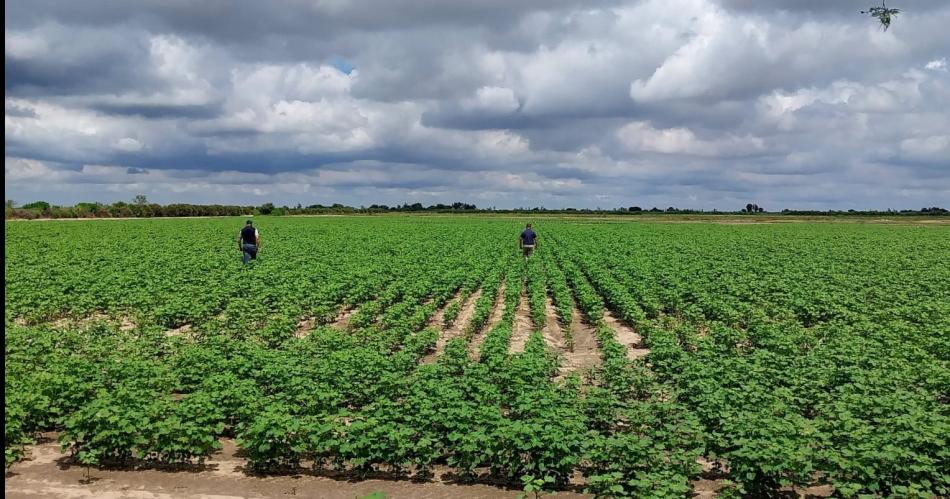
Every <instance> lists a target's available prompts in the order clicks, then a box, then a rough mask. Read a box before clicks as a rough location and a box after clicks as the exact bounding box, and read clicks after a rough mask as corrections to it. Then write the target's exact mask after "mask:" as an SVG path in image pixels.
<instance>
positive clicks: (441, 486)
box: [4, 439, 589, 499]
mask: <svg viewBox="0 0 950 499" xmlns="http://www.w3.org/2000/svg"><path fill="white" fill-rule="evenodd" d="M49 440H50V439H47V441H45V442H44V443H41V444H38V445H36V446H34V447H33V448H32V457H30V458H29V459H26V460H24V461H23V462H21V463H18V464H17V465H15V466H14V467H13V469H12V470H11V471H9V472H7V474H6V476H5V478H4V496H5V497H7V498H14V499H26V498H30V499H32V498H50V497H53V498H86V497H90V498H91V497H96V498H106V499H119V498H134V499H172V498H186V499H236V498H249V497H253V498H259V497H304V498H328V499H344V498H345V499H353V498H355V497H363V496H365V495H368V494H371V493H373V492H383V493H384V494H385V497H386V498H387V499H399V498H433V499H434V498H456V497H472V498H483V499H501V498H514V497H517V496H518V494H519V492H520V491H518V490H515V489H511V488H504V487H500V486H495V485H489V484H484V483H475V484H461V483H453V482H452V481H451V475H450V474H448V473H439V472H438V470H437V473H436V477H435V479H434V480H433V481H430V482H418V481H411V480H408V479H399V480H397V479H393V478H391V477H386V478H370V479H367V480H359V481H358V480H354V479H353V478H352V477H350V476H343V475H333V474H330V473H327V474H323V475H321V474H319V473H317V472H309V471H306V472H300V473H297V474H293V475H281V476H257V475H250V474H248V473H246V472H245V469H244V466H245V461H244V460H243V459H241V458H240V457H239V456H238V451H237V448H236V446H235V445H234V442H233V441H232V440H230V439H223V440H222V445H223V449H222V450H221V451H220V452H218V453H217V454H215V455H214V456H212V457H211V458H210V459H209V460H208V461H207V462H206V466H205V467H204V468H203V469H202V470H200V471H190V470H186V471H164V470H153V469H145V470H97V469H92V470H91V472H90V479H89V480H86V469H85V468H84V467H82V466H78V465H72V464H70V463H69V461H68V457H67V456H66V455H65V454H63V453H62V452H61V451H60V449H59V445H58V444H57V443H56V442H55V439H53V441H49ZM553 497H558V498H581V497H589V496H585V495H582V494H578V493H574V492H559V493H557V494H554V495H553Z"/></svg>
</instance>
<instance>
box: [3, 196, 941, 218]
mask: <svg viewBox="0 0 950 499" xmlns="http://www.w3.org/2000/svg"><path fill="white" fill-rule="evenodd" d="M393 212H395V213H401V212H428V213H549V214H578V213H582V214H602V215H610V214H623V215H631V214H633V215H638V214H658V213H664V214H681V215H749V214H771V215H797V216H899V215H938V216H939V215H948V214H950V212H948V211H947V210H946V209H944V208H941V207H937V206H933V207H925V208H921V209H919V210H906V209H905V210H885V211H859V210H826V211H821V210H790V209H783V210H781V211H779V212H768V211H766V210H765V208H762V207H760V206H759V205H758V204H755V203H749V204H747V205H746V206H744V207H741V208H740V209H738V210H736V211H719V210H711V211H708V210H697V209H690V208H686V209H682V208H676V207H673V206H670V207H667V208H666V209H661V208H658V207H656V206H654V207H652V208H642V207H640V206H629V207H619V208H599V207H598V208H594V209H591V208H558V209H550V208H545V207H543V206H535V207H519V208H511V209H507V208H506V209H499V208H495V207H494V206H492V207H483V208H479V207H478V206H476V205H474V204H469V203H463V202H455V203H452V204H441V203H439V204H432V205H428V206H426V205H423V204H422V203H412V204H409V203H403V204H401V205H393V206H389V205H385V204H373V205H370V206H359V207H355V206H347V205H344V204H339V203H336V204H332V205H322V204H312V205H308V206H303V205H301V204H297V205H296V206H293V207H291V206H276V205H274V204H273V203H264V204H262V205H260V206H252V205H244V206H241V205H220V204H187V203H174V204H166V205H162V204H158V203H151V202H149V201H148V200H147V199H146V197H145V196H142V195H139V196H136V197H135V199H133V200H132V202H130V203H126V202H123V201H119V202H115V203H112V204H105V203H97V202H89V203H77V204H75V205H73V206H57V205H53V204H51V203H49V202H46V201H34V202H31V203H27V204H24V205H22V206H17V205H16V203H15V202H14V201H13V200H9V199H8V200H7V201H6V206H5V210H4V215H5V218H7V219H36V218H153V217H223V216H251V215H274V216H283V215H346V214H380V213H393Z"/></svg>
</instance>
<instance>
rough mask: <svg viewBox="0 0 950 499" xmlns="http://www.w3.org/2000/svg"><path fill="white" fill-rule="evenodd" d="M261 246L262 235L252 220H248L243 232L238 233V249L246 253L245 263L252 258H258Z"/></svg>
mask: <svg viewBox="0 0 950 499" xmlns="http://www.w3.org/2000/svg"><path fill="white" fill-rule="evenodd" d="M260 247H261V236H260V234H259V233H258V232H257V229H256V228H255V227H254V225H252V223H251V221H250V220H248V221H247V223H246V224H245V225H244V228H243V229H241V232H240V233H238V249H239V250H241V251H242V252H243V253H244V263H245V264H247V262H248V261H250V260H256V259H257V252H258V250H260Z"/></svg>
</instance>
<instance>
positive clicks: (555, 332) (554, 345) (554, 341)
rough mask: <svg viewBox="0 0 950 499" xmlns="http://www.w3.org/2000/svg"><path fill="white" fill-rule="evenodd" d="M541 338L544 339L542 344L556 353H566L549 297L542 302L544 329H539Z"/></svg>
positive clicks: (555, 313) (552, 303) (562, 333)
mask: <svg viewBox="0 0 950 499" xmlns="http://www.w3.org/2000/svg"><path fill="white" fill-rule="evenodd" d="M541 336H543V337H544V343H545V344H547V345H548V347H549V348H551V349H552V350H554V351H556V352H557V353H559V354H563V353H564V352H566V351H567V344H566V343H565V341H564V331H562V330H561V324H560V323H559V322H558V320H557V312H556V310H555V308H554V301H553V300H551V297H550V296H549V297H547V300H545V302H544V327H542V328H541Z"/></svg>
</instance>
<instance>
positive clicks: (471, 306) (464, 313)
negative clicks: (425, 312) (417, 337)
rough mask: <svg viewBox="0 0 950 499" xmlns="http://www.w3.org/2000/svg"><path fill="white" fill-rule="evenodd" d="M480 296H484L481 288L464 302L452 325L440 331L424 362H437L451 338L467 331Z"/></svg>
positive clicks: (423, 359)
mask: <svg viewBox="0 0 950 499" xmlns="http://www.w3.org/2000/svg"><path fill="white" fill-rule="evenodd" d="M479 296H482V290H480V289H479V290H478V291H475V292H474V293H472V294H471V295H469V297H468V299H467V300H465V303H463V304H462V308H461V309H460V310H459V315H458V317H456V318H455V321H454V322H452V325H451V326H449V328H448V329H446V330H445V331H441V332H440V333H439V339H438V341H436V343H435V350H434V351H433V352H431V353H429V354H428V355H426V356H425V357H423V358H422V363H423V364H431V363H432V362H435V359H436V358H438V357H439V356H440V355H442V352H444V351H445V345H447V344H448V343H449V340H451V339H452V338H457V337H459V336H462V334H463V333H464V332H465V327H466V326H468V323H469V322H471V321H472V316H473V315H475V302H477V301H478V297H479Z"/></svg>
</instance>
